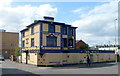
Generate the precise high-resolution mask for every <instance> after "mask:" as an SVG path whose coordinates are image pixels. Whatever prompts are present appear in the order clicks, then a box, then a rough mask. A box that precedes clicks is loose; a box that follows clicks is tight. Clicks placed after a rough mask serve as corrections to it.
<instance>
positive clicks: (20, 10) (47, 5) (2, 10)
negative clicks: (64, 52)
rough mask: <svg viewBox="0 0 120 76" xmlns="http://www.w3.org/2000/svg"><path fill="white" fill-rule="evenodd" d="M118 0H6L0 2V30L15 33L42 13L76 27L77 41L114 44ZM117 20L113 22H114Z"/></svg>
mask: <svg viewBox="0 0 120 76" xmlns="http://www.w3.org/2000/svg"><path fill="white" fill-rule="evenodd" d="M117 13H118V2H117V1H114V0H113V1H109V2H14V1H12V0H9V1H8V2H1V3H0V17H1V18H0V29H5V30H6V31H9V32H19V31H20V30H22V29H23V28H25V26H27V25H29V24H31V23H32V22H33V21H34V20H36V19H43V16H53V17H55V21H57V22H64V23H67V24H71V25H72V26H76V27H78V28H77V40H80V39H82V40H84V41H85V42H86V43H88V44H89V45H91V46H92V45H102V44H109V42H110V43H111V44H114V43H115V33H116V34H117V32H115V25H114V20H115V19H116V18H117V16H118V14H117ZM116 23H117V21H116Z"/></svg>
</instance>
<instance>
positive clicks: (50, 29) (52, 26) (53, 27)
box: [49, 24, 55, 33]
mask: <svg viewBox="0 0 120 76" xmlns="http://www.w3.org/2000/svg"><path fill="white" fill-rule="evenodd" d="M49 32H51V33H54V32H55V25H53V24H50V25H49Z"/></svg>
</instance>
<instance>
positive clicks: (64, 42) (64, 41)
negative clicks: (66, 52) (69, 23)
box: [63, 38, 67, 47]
mask: <svg viewBox="0 0 120 76" xmlns="http://www.w3.org/2000/svg"><path fill="white" fill-rule="evenodd" d="M63 47H67V38H63Z"/></svg>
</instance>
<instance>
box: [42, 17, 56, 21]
mask: <svg viewBox="0 0 120 76" xmlns="http://www.w3.org/2000/svg"><path fill="white" fill-rule="evenodd" d="M44 20H46V21H54V17H48V16H44Z"/></svg>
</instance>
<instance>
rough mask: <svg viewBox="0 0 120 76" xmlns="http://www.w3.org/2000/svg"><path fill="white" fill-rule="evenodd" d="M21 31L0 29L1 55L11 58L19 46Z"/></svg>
mask: <svg viewBox="0 0 120 76" xmlns="http://www.w3.org/2000/svg"><path fill="white" fill-rule="evenodd" d="M18 45H19V33H14V32H5V30H2V31H0V55H2V56H4V57H5V58H10V55H11V54H13V51H14V50H15V49H16V48H18Z"/></svg>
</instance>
